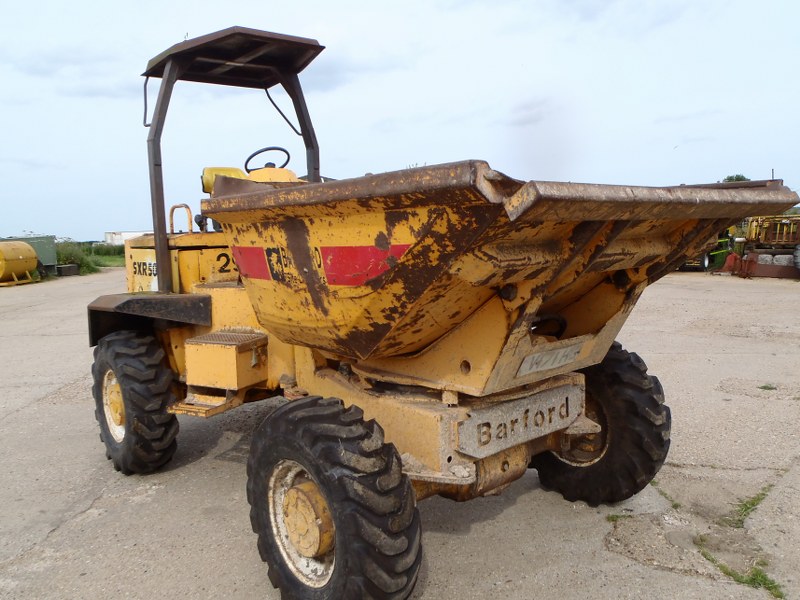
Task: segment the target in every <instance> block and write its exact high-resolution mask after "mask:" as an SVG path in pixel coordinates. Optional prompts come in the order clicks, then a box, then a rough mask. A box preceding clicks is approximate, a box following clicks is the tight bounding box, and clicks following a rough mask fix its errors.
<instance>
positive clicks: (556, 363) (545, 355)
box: [517, 343, 583, 377]
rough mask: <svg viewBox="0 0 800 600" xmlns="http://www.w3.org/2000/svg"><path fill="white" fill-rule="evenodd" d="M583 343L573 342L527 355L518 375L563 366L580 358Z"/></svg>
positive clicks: (522, 375)
mask: <svg viewBox="0 0 800 600" xmlns="http://www.w3.org/2000/svg"><path fill="white" fill-rule="evenodd" d="M581 348H583V344H582V343H581V344H573V345H571V346H564V347H563V348H556V349H555V350H548V351H546V352H538V353H536V354H529V355H528V356H526V357H525V358H524V359H523V361H522V364H521V365H520V366H519V370H517V377H524V376H525V375H530V374H531V373H538V372H540V371H549V370H550V369H557V368H559V367H563V366H564V365H567V364H569V363H571V362H572V361H574V360H575V359H576V358H578V354H580V352H581Z"/></svg>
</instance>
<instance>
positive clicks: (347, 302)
mask: <svg viewBox="0 0 800 600" xmlns="http://www.w3.org/2000/svg"><path fill="white" fill-rule="evenodd" d="M796 202H798V196H797V194H795V193H794V192H792V191H791V190H789V189H788V188H786V187H784V186H783V185H782V182H781V181H763V182H745V183H744V184H736V183H734V184H712V185H705V186H678V187H658V188H656V187H632V186H616V185H594V184H579V183H558V182H539V181H529V182H523V181H519V180H516V179H512V178H510V177H508V176H506V175H504V174H502V173H499V172H497V171H494V170H493V169H491V168H490V167H489V165H488V164H487V163H485V162H482V161H464V162H458V163H451V164H444V165H436V166H429V167H422V168H414V169H408V170H404V171H397V172H391V173H385V174H380V175H368V176H365V177H360V178H355V179H349V180H341V181H333V182H326V183H316V184H298V185H294V186H289V187H287V186H286V184H283V187H274V186H273V185H270V184H263V183H253V182H247V181H241V180H233V179H227V178H220V179H219V181H218V183H217V185H216V187H215V190H214V194H213V195H212V197H211V199H208V200H205V201H203V205H202V209H203V213H204V214H205V215H207V216H210V217H212V218H214V219H216V220H217V221H219V222H220V223H221V224H222V226H223V230H224V232H225V235H226V238H227V241H228V243H229V245H230V246H231V250H232V253H233V256H234V260H235V261H236V264H237V266H238V268H239V271H240V274H241V277H242V280H243V282H244V285H245V287H246V288H247V292H248V294H249V297H250V300H251V302H252V304H253V306H254V308H255V311H256V314H257V317H258V320H259V322H260V323H261V325H262V326H263V327H264V328H266V329H267V330H268V331H270V332H271V333H272V334H274V335H276V336H278V338H280V339H281V340H283V341H285V342H288V343H292V344H299V345H303V346H309V347H312V348H315V349H318V350H320V351H323V352H325V353H328V354H329V355H331V356H332V357H337V358H348V359H351V360H352V361H354V362H355V363H356V364H357V365H358V368H359V369H361V370H362V371H363V372H364V373H365V374H367V375H369V376H371V377H375V378H378V379H380V378H382V377H385V378H389V376H391V378H392V379H393V380H395V381H398V380H400V381H407V382H408V383H425V382H420V381H418V380H417V379H416V378H415V377H416V376H415V375H414V372H415V371H414V364H415V361H416V360H425V361H426V371H429V370H430V366H431V365H432V364H434V363H435V361H437V360H438V361H441V362H442V365H441V368H440V371H441V376H442V377H445V378H447V379H448V384H447V386H446V387H449V388H452V389H456V390H460V391H464V392H468V393H474V394H485V393H489V392H493V391H499V390H503V389H507V388H509V387H512V386H515V385H519V384H524V383H525V382H529V381H534V380H538V379H542V378H544V377H546V376H550V375H552V374H554V373H556V372H559V371H560V370H564V368H565V367H567V366H569V367H570V368H579V367H580V366H581V365H587V364H591V363H593V362H598V361H599V360H601V359H602V356H603V355H604V354H605V352H606V351H607V349H608V347H609V346H610V344H611V342H612V341H613V339H614V336H615V335H616V333H617V332H618V330H619V328H620V327H621V326H622V323H623V322H624V319H625V317H626V316H627V314H628V313H629V311H630V309H631V308H632V306H633V304H634V303H635V301H636V299H637V298H638V297H639V295H640V294H641V292H642V290H643V289H644V287H645V286H646V285H648V284H649V283H652V282H654V281H656V280H657V279H659V278H660V277H662V276H664V275H665V274H667V273H669V272H671V271H673V270H674V269H676V268H677V267H678V266H679V265H681V264H682V263H683V262H684V261H686V260H687V258H691V257H694V256H696V255H698V254H700V253H701V252H702V251H703V249H704V248H705V247H706V246H707V245H708V243H709V240H712V239H713V240H716V236H717V234H718V232H719V231H721V230H722V229H724V228H726V227H728V226H730V225H731V224H733V223H735V222H737V221H739V220H741V219H742V218H744V217H746V216H748V215H753V214H769V213H773V214H774V213H780V212H782V211H784V210H786V209H787V208H788V207H790V206H792V205H793V204H795V203H796ZM537 349H538V351H537ZM526 360H527V363H526ZM404 373H405V375H403V374H404ZM453 373H455V374H456V375H457V377H453V376H452V374H453ZM427 377H428V378H429V379H433V380H435V377H433V376H430V375H427ZM429 383H430V382H429Z"/></svg>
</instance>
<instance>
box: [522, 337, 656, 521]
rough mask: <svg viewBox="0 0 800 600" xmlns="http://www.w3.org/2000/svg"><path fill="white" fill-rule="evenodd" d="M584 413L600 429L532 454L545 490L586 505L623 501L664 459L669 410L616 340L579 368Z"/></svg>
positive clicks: (634, 359) (643, 370) (637, 362)
mask: <svg viewBox="0 0 800 600" xmlns="http://www.w3.org/2000/svg"><path fill="white" fill-rule="evenodd" d="M583 373H584V376H585V378H586V409H585V410H586V416H588V417H589V418H590V419H592V420H593V421H595V422H597V423H599V424H600V426H601V431H600V432H599V433H593V434H587V435H582V436H575V437H573V438H572V439H571V440H570V443H569V444H568V446H567V447H565V448H562V450H561V451H560V452H558V453H556V452H545V453H543V454H539V455H537V456H534V457H533V459H532V461H531V466H532V467H534V468H536V470H537V471H538V472H539V480H540V481H541V483H542V485H543V486H544V487H546V488H549V489H553V490H556V491H557V492H560V493H561V495H563V496H564V498H566V499H567V500H570V501H573V502H574V501H577V500H583V501H584V502H586V503H587V504H589V505H590V506H597V505H598V504H601V503H613V502H620V501H622V500H626V499H628V498H630V497H631V496H633V495H634V494H637V493H638V492H640V491H641V490H642V489H644V488H645V486H646V485H647V484H648V483H650V481H652V479H653V477H655V475H656V473H658V470H659V469H660V468H661V465H663V464H664V460H665V459H666V458H667V452H668V450H669V441H670V440H669V438H670V422H671V418H670V411H669V408H668V407H667V406H666V405H665V404H664V392H663V390H662V388H661V384H660V383H659V381H658V379H656V378H655V377H653V376H650V375H648V374H647V366H646V365H645V364H644V361H643V360H642V359H641V358H639V356H638V355H636V354H631V353H629V352H626V351H625V350H623V348H622V346H620V344H619V343H617V342H615V343H614V344H613V345H612V346H611V349H610V350H609V351H608V354H607V355H606V357H605V358H604V359H603V361H602V362H601V363H600V364H597V365H594V366H592V367H588V368H587V369H585V370H584V371H583Z"/></svg>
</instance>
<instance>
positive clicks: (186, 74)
mask: <svg viewBox="0 0 800 600" xmlns="http://www.w3.org/2000/svg"><path fill="white" fill-rule="evenodd" d="M322 49H323V47H322V46H320V45H319V44H318V43H317V42H316V41H315V40H309V39H305V38H296V37H291V36H285V35H279V34H273V33H267V32H263V31H257V30H252V29H245V28H240V27H234V28H230V29H226V30H223V31H220V32H216V33H213V34H210V35H207V36H204V37H201V38H197V39H193V40H187V41H184V42H181V43H179V44H177V45H175V46H173V47H172V48H169V49H168V50H166V51H165V52H163V53H162V54H160V55H159V56H157V57H156V58H154V59H153V60H151V61H150V63H149V64H148V66H147V69H146V71H145V75H146V76H147V77H159V78H161V79H162V83H161V89H160V92H159V96H158V102H157V104H156V107H155V110H154V115H153V120H152V124H151V125H150V134H149V137H148V153H149V158H150V177H151V192H152V198H151V199H152V210H153V221H154V234H153V235H150V236H144V237H141V238H138V239H134V240H130V241H128V242H127V244H126V257H127V273H128V291H127V292H126V293H120V294H116V295H112V296H104V297H101V298H98V299H97V300H95V301H94V302H93V303H92V304H91V305H90V306H89V332H90V341H91V344H92V345H96V349H95V362H94V366H93V376H94V386H93V395H94V399H95V406H96V411H95V415H96V418H97V421H98V423H99V426H100V432H101V437H102V439H103V441H104V443H105V451H106V455H107V456H108V458H109V459H110V460H111V462H112V464H113V465H114V467H115V468H116V469H117V470H119V471H122V472H123V473H125V474H131V473H145V472H149V471H153V470H156V469H158V468H160V467H161V466H163V465H164V464H166V463H167V462H168V461H169V460H170V459H171V458H172V456H173V455H174V453H175V451H176V447H177V442H176V437H177V434H178V428H179V424H178V419H177V415H193V416H197V417H211V416H213V415H217V414H219V413H222V412H224V411H227V410H230V409H233V408H236V407H237V406H240V405H242V404H243V403H246V402H253V401H257V400H261V399H265V398H270V397H278V398H279V399H280V406H279V408H277V409H276V410H275V411H274V412H272V413H271V414H270V415H269V416H268V417H267V418H266V420H265V421H264V422H263V423H262V424H261V425H260V426H259V427H258V428H257V429H256V430H255V432H254V434H253V439H252V444H251V449H250V456H249V459H248V466H247V471H248V483H247V497H248V501H249V503H250V518H251V523H252V526H253V529H254V531H255V532H256V534H257V536H258V548H259V552H260V555H261V557H262V558H263V559H264V560H265V561H266V562H267V563H268V567H269V578H270V581H271V582H272V584H273V585H274V586H276V587H278V588H280V590H281V593H282V597H284V598H312V597H313V598H317V599H331V600H333V599H336V600H340V599H348V600H350V599H356V598H374V599H388V598H393V599H394V598H398V599H399V598H406V597H408V596H409V595H410V594H411V591H412V589H413V587H414V585H415V582H416V579H417V575H418V572H419V569H420V565H421V561H422V554H421V544H420V539H421V525H420V516H419V512H418V510H417V502H418V501H419V500H422V499H423V498H426V497H428V496H432V495H437V494H438V495H442V496H445V497H448V498H452V499H454V500H459V501H461V500H469V499H472V498H476V497H480V496H483V495H486V494H491V493H498V492H499V491H501V490H502V489H503V488H505V487H506V486H507V485H509V484H510V483H511V482H513V481H514V480H515V479H517V478H519V477H521V476H522V475H523V474H524V473H525V472H526V471H527V470H528V469H529V468H531V467H533V468H535V469H536V470H537V471H538V474H539V478H540V480H541V482H542V484H543V485H544V486H546V487H548V488H552V489H555V490H558V491H559V492H560V493H562V494H563V495H564V496H565V497H566V498H567V499H568V500H583V501H586V502H588V503H589V504H591V505H593V506H594V505H597V504H599V503H603V502H618V501H620V500H623V499H625V498H628V497H630V496H632V495H633V494H635V493H637V492H638V491H640V490H641V489H643V488H644V487H645V486H646V485H647V484H648V483H649V482H650V481H651V480H652V479H653V477H654V476H655V474H656V473H657V472H658V470H659V468H660V467H661V465H662V464H663V462H664V460H665V458H666V456H667V451H668V449H669V444H670V411H669V409H668V408H667V407H666V405H665V404H664V395H663V391H662V389H661V385H660V384H659V382H658V380H657V379H656V378H655V377H653V376H651V375H649V374H648V373H647V369H646V366H645V364H644V362H643V361H642V360H641V359H640V358H639V357H638V356H637V355H635V354H631V353H628V352H627V351H625V350H624V349H622V347H621V346H620V345H619V344H617V343H616V342H615V341H614V340H615V338H616V335H617V333H618V332H619V330H620V328H621V327H622V326H623V324H624V322H625V319H626V318H627V316H628V315H629V313H630V311H631V309H632V308H633V306H634V304H635V303H636V301H637V299H638V298H639V297H640V295H641V293H642V291H643V290H644V289H645V287H646V286H647V285H649V284H650V283H653V282H654V281H656V280H658V279H659V278H660V277H662V276H664V275H666V274H667V273H669V272H671V271H673V270H674V269H675V268H677V267H678V266H679V265H681V264H682V263H683V262H685V261H686V259H687V257H692V256H697V255H698V254H699V253H700V252H701V251H702V249H703V248H704V247H705V245H706V244H707V240H708V239H709V238H710V237H711V236H713V235H716V233H717V232H719V231H721V230H723V229H725V228H726V227H728V226H730V225H731V224H733V223H735V222H738V221H740V220H741V219H742V218H743V217H745V216H747V215H749V214H757V213H765V212H780V211H782V210H784V209H785V208H787V207H788V206H791V205H793V204H794V203H796V202H797V195H796V194H794V193H793V192H791V191H790V190H788V189H787V188H785V187H784V186H783V185H782V183H781V182H780V181H764V182H747V186H742V185H739V184H737V183H731V184H718V185H711V186H676V187H664V188H646V187H632V186H608V185H592V184H576V183H557V182H537V181H521V180H517V179H514V178H511V177H508V176H507V175H504V174H503V173H500V172H498V171H495V170H493V169H492V168H491V167H490V166H489V165H488V164H487V163H485V162H483V161H474V160H473V161H462V162H456V163H450V164H444V165H434V166H426V167H421V168H415V169H407V170H403V171H397V172H393V173H383V174H378V175H368V176H365V177H359V178H355V179H348V180H342V181H324V182H323V180H322V177H321V176H320V167H319V149H318V145H317V141H316V137H315V134H314V129H313V127H312V124H311V120H310V117H309V115H308V110H307V107H306V104H305V100H304V96H303V93H302V88H301V87H300V83H299V78H298V73H300V72H301V71H302V70H303V69H304V68H305V67H306V66H307V65H308V64H309V63H310V62H311V60H312V59H313V58H314V57H315V56H316V55H317V54H319V52H321V51H322ZM179 80H187V81H196V82H205V83H213V84H220V85H230V86H236V87H242V88H253V89H259V90H267V92H268V91H269V89H270V88H271V87H273V86H276V85H279V86H281V87H283V89H284V90H285V91H286V92H287V95H288V97H289V99H290V100H291V102H292V105H293V107H294V109H295V114H296V117H297V123H298V128H297V130H298V132H299V133H300V134H301V135H302V138H303V142H304V145H305V149H306V154H305V156H306V169H307V175H306V176H304V177H303V178H298V177H297V176H296V175H295V173H294V172H293V171H291V170H289V169H287V168H286V164H287V163H288V160H289V156H288V154H289V153H288V151H286V150H284V149H282V148H279V147H275V146H270V147H266V148H262V149H261V150H259V151H257V152H255V153H253V154H252V155H250V157H248V159H247V160H246V161H245V169H244V171H240V170H239V169H236V168H216V169H207V170H206V171H205V172H204V176H203V189H204V191H206V192H207V193H210V197H209V198H207V199H205V200H203V202H202V213H201V214H200V215H198V216H197V217H196V218H195V219H194V220H193V219H192V216H191V211H188V208H186V207H184V208H183V210H187V211H188V213H187V220H188V227H187V231H185V232H182V233H181V232H176V231H175V227H174V225H173V223H172V221H173V219H172V216H173V215H172V213H170V218H169V220H170V225H169V227H168V226H167V223H166V221H167V216H166V213H165V210H164V194H163V185H162V173H161V168H162V160H161V149H160V138H161V132H162V129H163V124H164V119H165V117H166V111H167V106H168V104H169V99H170V97H171V94H172V91H173V87H174V84H175V83H176V82H177V81H179ZM262 152H267V153H279V154H282V155H283V158H285V160H284V161H283V162H282V164H281V165H280V166H278V165H276V164H275V163H272V162H269V163H266V164H263V165H260V166H255V167H251V166H250V163H251V162H252V160H253V159H254V158H255V156H256V155H258V154H260V153H262ZM174 210H175V209H173V212H174ZM193 221H194V222H195V223H196V224H197V225H198V227H199V230H197V231H195V230H193ZM165 558H166V557H165Z"/></svg>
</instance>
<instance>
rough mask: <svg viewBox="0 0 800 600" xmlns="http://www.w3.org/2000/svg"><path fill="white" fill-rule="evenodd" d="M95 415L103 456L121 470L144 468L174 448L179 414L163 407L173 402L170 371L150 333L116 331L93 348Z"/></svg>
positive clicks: (148, 468)
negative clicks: (104, 449)
mask: <svg viewBox="0 0 800 600" xmlns="http://www.w3.org/2000/svg"><path fill="white" fill-rule="evenodd" d="M92 375H93V376H94V386H93V388H92V393H93V395H94V400H95V418H96V419H97V422H98V424H99V425H100V439H101V440H102V441H103V442H104V443H105V445H106V457H107V458H109V459H110V460H111V462H112V463H113V464H114V468H115V469H116V470H117V471H122V472H123V473H124V474H125V475H130V474H131V473H149V472H151V471H155V470H156V469H158V468H159V467H161V466H163V465H164V464H166V463H167V462H168V461H169V460H170V459H171V458H172V456H173V455H174V454H175V449H176V447H177V442H176V441H175V438H176V436H177V435H178V419H177V418H176V417H175V415H173V414H169V413H167V407H168V406H169V405H170V403H172V402H173V400H174V396H173V394H172V371H171V370H170V369H168V368H167V367H166V366H165V365H164V351H163V350H162V349H161V346H160V345H159V344H158V342H156V340H155V338H153V336H151V335H145V334H141V333H139V332H136V331H117V332H114V333H112V334H110V335H107V336H106V337H104V338H103V339H101V340H100V342H99V343H98V344H97V347H96V348H95V350H94V365H92Z"/></svg>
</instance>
